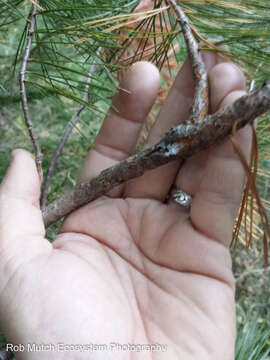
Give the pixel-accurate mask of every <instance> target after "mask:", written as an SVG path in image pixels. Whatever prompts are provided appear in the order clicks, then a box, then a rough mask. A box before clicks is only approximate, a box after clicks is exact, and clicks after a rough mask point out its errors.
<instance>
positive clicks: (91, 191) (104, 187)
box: [43, 84, 270, 226]
mask: <svg viewBox="0 0 270 360" xmlns="http://www.w3.org/2000/svg"><path fill="white" fill-rule="evenodd" d="M268 110H270V84H269V85H265V86H264V87H262V88H260V89H258V90H257V91H254V92H253V93H250V94H248V95H245V96H243V97H241V98H240V99H238V100H237V101H236V102H235V103H233V104H232V105H230V106H228V107H226V108H223V109H221V110H219V111H218V112H216V113H215V114H213V115H209V116H207V117H206V118H205V119H203V120H202V121H200V122H199V123H197V124H195V125H186V124H180V125H178V126H176V127H175V128H173V129H171V130H170V131H169V132H168V133H167V134H166V135H165V137H164V138H163V139H162V140H161V141H159V142H158V143H157V144H155V145H154V146H152V147H150V148H149V149H146V150H145V151H142V152H141V153H139V154H136V155H133V156H131V157H129V158H128V159H126V160H122V161H120V162H119V163H118V164H116V165H115V166H113V167H111V168H109V169H106V170H104V171H102V172H101V173H100V175H98V176H96V177H95V178H93V179H91V180H90V181H89V182H87V183H84V184H81V185H79V186H77V187H75V188H74V189H73V190H72V191H71V192H70V193H68V194H66V195H64V196H63V197H62V198H60V199H59V200H56V201H54V202H53V203H51V204H50V205H49V206H48V207H47V208H45V209H44V211H43V217H44V222H45V225H46V226H49V225H50V224H52V223H54V222H56V221H58V220H59V219H61V218H62V217H63V216H66V215H68V214H69V213H71V212H72V211H74V210H76V209H78V208H79V207H81V206H83V205H85V204H87V203H89V202H90V201H93V200H95V199H97V198H98V197H100V196H101V195H104V194H106V193H107V192H108V191H109V190H111V189H112V188H114V187H115V186H118V185H120V184H122V183H124V182H126V181H128V180H131V179H133V178H135V177H138V176H141V175H143V174H144V172H145V171H147V170H151V169H154V168H157V167H159V166H161V165H164V164H167V163H168V162H171V161H174V160H176V159H181V160H184V159H186V158H188V157H190V156H193V155H195V154H196V153H198V152H200V151H202V150H204V149H207V148H209V147H210V146H212V145H214V144H216V143H218V142H220V141H222V140H224V139H225V138H226V137H227V136H228V135H230V134H231V133H232V129H233V127H234V124H235V123H237V129H240V128H241V127H243V126H245V125H246V124H248V123H252V122H253V121H254V119H255V118H256V117H258V116H260V115H262V114H263V113H265V112H266V111H268ZM187 123H190V121H189V119H188V122H187Z"/></svg>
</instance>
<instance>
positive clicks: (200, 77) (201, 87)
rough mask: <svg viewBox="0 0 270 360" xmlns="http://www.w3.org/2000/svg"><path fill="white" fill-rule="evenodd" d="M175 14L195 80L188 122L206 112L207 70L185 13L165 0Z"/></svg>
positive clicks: (204, 114) (200, 118)
mask: <svg viewBox="0 0 270 360" xmlns="http://www.w3.org/2000/svg"><path fill="white" fill-rule="evenodd" d="M167 1H168V3H169V4H170V5H171V7H172V8H173V9H174V10H175V12H176V14H177V19H178V22H179V23H180V25H181V28H182V32H183V36H184V39H185V42H186V46H187V50H188V55H189V58H190V61H191V65H192V70H193V71H192V73H193V77H194V81H195V92H194V101H193V105H192V113H191V117H190V119H189V121H190V123H191V124H192V123H195V122H197V121H200V120H202V119H204V118H205V116H206V115H207V112H208V81H207V72H206V69H205V65H204V62H203V59H202V56H201V54H200V52H199V48H198V44H197V42H196V40H195V39H194V36H193V33H192V30H191V27H190V25H189V23H188V19H187V17H186V14H185V13H184V11H183V10H182V8H181V6H180V5H179V4H177V2H176V1H175V0H167Z"/></svg>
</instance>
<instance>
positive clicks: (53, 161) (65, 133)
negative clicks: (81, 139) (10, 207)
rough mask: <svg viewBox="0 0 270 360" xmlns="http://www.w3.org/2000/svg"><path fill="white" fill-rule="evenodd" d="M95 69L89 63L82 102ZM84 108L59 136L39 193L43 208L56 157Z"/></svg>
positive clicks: (86, 95)
mask: <svg viewBox="0 0 270 360" xmlns="http://www.w3.org/2000/svg"><path fill="white" fill-rule="evenodd" d="M100 51H101V48H98V50H97V56H99V54H100ZM95 69H96V64H91V65H90V68H89V71H88V76H87V79H86V85H85V89H84V93H83V97H82V100H83V101H84V102H86V101H87V98H88V92H89V86H90V84H91V81H92V75H93V73H94V72H95ZM84 109H85V105H81V106H80V107H79V109H78V111H77V112H76V114H75V115H74V116H73V117H72V119H71V120H70V122H69V123H68V124H67V126H66V129H65V131H64V133H63V135H62V137H61V140H60V142H59V145H58V147H57V149H56V152H55V154H54V156H53V157H52V159H51V162H50V165H49V168H48V171H47V174H46V178H45V181H44V186H43V191H42V195H41V208H42V209H44V207H45V206H46V203H47V198H48V191H49V185H50V181H51V177H52V174H53V172H54V168H55V166H56V162H57V160H58V158H59V157H60V155H61V154H62V151H63V148H64V146H65V144H66V142H67V141H68V139H69V136H70V135H71V133H72V131H73V129H74V127H75V126H76V125H77V123H78V121H79V120H80V116H81V114H82V112H83V111H84Z"/></svg>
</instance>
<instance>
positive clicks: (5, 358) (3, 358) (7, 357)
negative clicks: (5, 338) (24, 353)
mask: <svg viewBox="0 0 270 360" xmlns="http://www.w3.org/2000/svg"><path fill="white" fill-rule="evenodd" d="M13 358H14V354H13V353H12V352H11V351H10V350H7V349H5V348H3V349H0V360H12V359H13Z"/></svg>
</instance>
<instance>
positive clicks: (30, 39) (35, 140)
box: [20, 1, 42, 176]
mask: <svg viewBox="0 0 270 360" xmlns="http://www.w3.org/2000/svg"><path fill="white" fill-rule="evenodd" d="M36 3H37V5H38V1H36ZM37 12H38V8H37V6H36V5H34V4H33V5H32V8H31V11H30V14H29V17H28V20H27V21H28V23H29V25H28V33H27V38H26V39H27V41H26V47H25V52H24V55H23V60H22V65H21V70H20V94H21V103H22V108H23V113H24V121H25V124H26V126H27V129H28V133H29V136H30V139H31V141H32V143H33V147H34V151H35V156H36V164H37V168H38V172H39V174H40V176H41V173H42V170H41V169H42V154H41V150H40V144H39V141H38V137H37V135H36V133H35V131H34V129H33V123H32V120H31V118H30V114H29V108H28V101H27V94H26V88H25V74H26V69H27V63H28V60H29V56H30V52H31V46H32V42H33V37H34V32H35V24H36V15H37Z"/></svg>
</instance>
